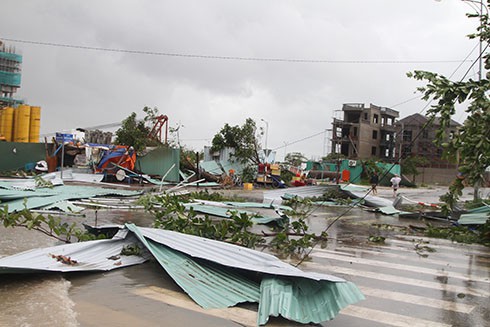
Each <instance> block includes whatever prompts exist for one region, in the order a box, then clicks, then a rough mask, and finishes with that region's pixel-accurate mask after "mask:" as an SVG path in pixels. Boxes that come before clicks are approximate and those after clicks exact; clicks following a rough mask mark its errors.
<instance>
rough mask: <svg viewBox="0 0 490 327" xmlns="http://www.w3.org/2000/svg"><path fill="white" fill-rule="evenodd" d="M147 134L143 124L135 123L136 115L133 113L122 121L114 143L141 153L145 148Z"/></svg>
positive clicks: (142, 122) (140, 122)
mask: <svg viewBox="0 0 490 327" xmlns="http://www.w3.org/2000/svg"><path fill="white" fill-rule="evenodd" d="M149 132H150V130H149V129H148V127H146V126H145V122H144V121H137V120H136V113H135V112H133V113H131V115H129V117H127V118H126V119H124V120H123V121H122V124H121V127H120V128H119V129H118V130H117V131H116V143H117V144H120V145H128V146H132V147H133V148H134V149H135V150H136V151H141V150H143V149H144V148H145V147H146V144H147V139H148V133H149Z"/></svg>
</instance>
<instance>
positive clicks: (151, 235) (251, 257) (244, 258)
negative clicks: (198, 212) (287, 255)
mask: <svg viewBox="0 0 490 327" xmlns="http://www.w3.org/2000/svg"><path fill="white" fill-rule="evenodd" d="M126 227H127V228H128V229H129V230H131V231H133V230H135V229H136V228H137V229H139V231H140V232H141V234H142V235H143V236H145V237H146V238H148V239H151V240H153V241H155V242H158V243H160V244H164V245H166V246H168V247H171V248H172V249H174V250H177V251H180V252H183V253H186V254H188V255H190V256H191V257H194V258H200V259H205V260H209V261H213V262H216V263H218V264H220V265H223V266H227V267H232V268H239V269H245V270H249V271H255V272H261V273H266V274H271V275H280V276H291V277H303V278H308V279H313V280H329V281H332V282H345V280H344V279H342V278H339V277H336V276H332V275H327V274H320V273H315V272H304V271H302V270H300V269H298V268H296V267H293V266H291V265H290V264H287V263H285V262H283V261H281V260H279V259H278V258H276V257H275V256H273V255H270V254H267V253H263V252H259V251H255V250H252V249H249V248H244V247H241V246H237V245H233V244H229V243H224V242H219V241H215V240H210V239H207V238H202V237H198V236H193V235H187V234H181V233H177V232H173V231H168V230H163V229H155V228H145V227H136V226H135V225H133V224H126Z"/></svg>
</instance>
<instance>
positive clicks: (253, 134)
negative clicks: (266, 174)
mask: <svg viewBox="0 0 490 327" xmlns="http://www.w3.org/2000/svg"><path fill="white" fill-rule="evenodd" d="M225 148H232V149H233V151H234V154H233V159H235V160H236V161H238V162H240V163H243V164H246V163H250V162H251V163H253V164H259V163H260V158H259V150H260V142H259V137H258V135H257V126H256V124H255V121H254V120H253V119H252V118H247V119H246V120H245V123H244V124H243V125H242V126H238V125H235V126H230V125H229V124H228V123H227V124H225V126H223V128H221V130H220V131H219V133H218V134H216V135H215V136H214V138H213V141H212V147H211V151H220V150H223V149H225Z"/></svg>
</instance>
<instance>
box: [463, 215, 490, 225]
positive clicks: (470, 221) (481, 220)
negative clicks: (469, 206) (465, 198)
mask: <svg viewBox="0 0 490 327" xmlns="http://www.w3.org/2000/svg"><path fill="white" fill-rule="evenodd" d="M488 219H490V212H475V213H465V214H462V215H461V216H460V217H459V219H458V224H460V225H483V224H485V223H486V222H487V220H488Z"/></svg>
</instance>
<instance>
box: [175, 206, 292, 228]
mask: <svg viewBox="0 0 490 327" xmlns="http://www.w3.org/2000/svg"><path fill="white" fill-rule="evenodd" d="M184 207H185V208H186V209H187V210H190V209H191V208H192V210H194V211H195V212H199V213H203V214H206V215H212V216H216V217H222V218H231V215H232V214H231V212H232V211H236V212H238V214H242V213H245V214H247V215H249V216H253V215H257V213H256V212H253V211H245V210H239V209H235V208H233V207H215V206H207V205H203V204H196V203H186V204H184ZM282 219H283V218H282V217H279V216H277V217H264V216H262V215H261V214H259V216H258V217H252V218H251V220H252V221H253V222H254V223H256V224H268V223H270V222H273V221H279V220H282Z"/></svg>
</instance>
